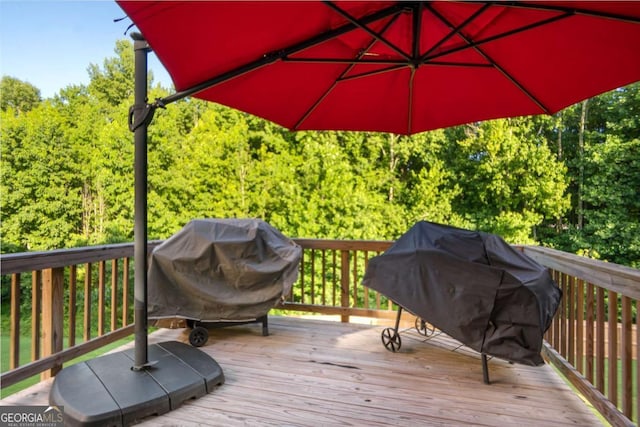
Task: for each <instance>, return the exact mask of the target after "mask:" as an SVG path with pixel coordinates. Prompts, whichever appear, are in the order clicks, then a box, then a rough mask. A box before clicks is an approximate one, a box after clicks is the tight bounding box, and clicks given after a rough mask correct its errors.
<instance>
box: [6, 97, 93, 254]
mask: <svg viewBox="0 0 640 427" xmlns="http://www.w3.org/2000/svg"><path fill="white" fill-rule="evenodd" d="M2 123H3V132H2V134H1V136H0V147H1V150H2V168H1V178H2V183H1V184H0V185H1V193H2V195H3V197H2V199H3V200H2V210H1V211H0V219H1V224H0V227H1V232H2V238H3V246H4V245H5V244H13V245H15V246H17V247H21V248H25V249H28V250H47V249H56V248H63V247H67V246H68V245H69V243H70V242H73V241H74V238H73V236H74V234H75V233H76V231H77V230H78V229H79V225H80V218H81V213H80V191H81V190H80V189H81V182H80V181H79V180H78V176H79V174H78V171H79V168H81V165H80V164H78V161H77V160H78V152H77V151H75V150H74V148H73V147H71V146H70V145H69V144H68V141H67V138H66V137H65V133H64V126H63V123H62V118H61V116H60V114H59V112H58V111H56V109H55V108H54V107H53V106H52V105H51V104H50V103H44V104H42V105H40V106H38V107H37V108H34V109H33V110H31V111H29V112H27V113H25V114H21V115H20V116H18V117H13V116H12V115H11V114H10V113H9V112H2Z"/></svg>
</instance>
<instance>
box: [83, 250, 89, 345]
mask: <svg viewBox="0 0 640 427" xmlns="http://www.w3.org/2000/svg"><path fill="white" fill-rule="evenodd" d="M82 338H83V339H84V342H87V341H89V340H90V339H91V263H90V262H88V263H86V264H85V265H84V334H83V337H82Z"/></svg>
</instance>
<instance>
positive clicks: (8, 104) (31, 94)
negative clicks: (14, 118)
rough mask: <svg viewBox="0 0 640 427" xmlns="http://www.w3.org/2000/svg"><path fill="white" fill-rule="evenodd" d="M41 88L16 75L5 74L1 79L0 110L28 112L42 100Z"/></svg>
mask: <svg viewBox="0 0 640 427" xmlns="http://www.w3.org/2000/svg"><path fill="white" fill-rule="evenodd" d="M41 101H42V98H41V97H40V89H38V88H36V87H35V86H33V85H32V84H31V83H27V82H23V81H21V80H18V79H16V78H15V77H9V76H3V77H2V80H1V81H0V111H7V110H8V109H12V110H14V111H15V112H16V113H26V112H28V111H31V110H32V109H34V108H35V107H36V106H37V105H38V104H39V103H40V102H41Z"/></svg>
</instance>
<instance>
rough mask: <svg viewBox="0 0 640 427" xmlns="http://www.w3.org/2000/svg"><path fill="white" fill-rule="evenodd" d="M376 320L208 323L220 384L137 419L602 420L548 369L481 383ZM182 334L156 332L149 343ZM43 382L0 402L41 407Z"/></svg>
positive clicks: (495, 365)
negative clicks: (396, 342) (383, 335)
mask: <svg viewBox="0 0 640 427" xmlns="http://www.w3.org/2000/svg"><path fill="white" fill-rule="evenodd" d="M383 328H384V326H372V325H362V324H354V323H339V322H331V321H324V320H315V319H314V320H310V319H301V318H294V317H276V316H272V317H270V318H269V332H270V336H268V337H263V336H262V335H261V330H262V328H261V325H259V324H256V325H244V326H234V327H229V328H224V329H212V330H211V331H210V339H209V341H208V343H207V345H206V346H204V347H202V349H203V350H204V351H205V352H207V353H208V354H210V355H211V356H212V357H213V358H214V359H215V360H216V361H217V362H218V363H219V364H220V366H221V367H222V369H223V371H224V374H225V378H226V382H225V384H223V385H222V386H220V387H219V388H217V389H216V390H215V391H214V392H213V393H210V394H208V395H206V396H204V397H202V398H200V399H198V400H194V401H189V402H186V403H185V404H184V405H183V406H182V407H180V408H179V409H177V410H175V411H172V412H170V413H168V414H164V415H162V416H159V417H152V418H149V419H147V420H145V421H144V422H143V423H141V424H140V425H143V426H185V427H186V426H196V425H210V426H313V427H317V426H389V425H393V426H411V427H415V426H441V425H446V426H451V425H455V426H459V425H487V426H507V425H509V426H515V425H522V426H544V425H548V426H551V425H553V426H562V425H574V426H596V425H602V422H601V421H600V419H599V418H598V417H597V416H596V415H594V413H593V411H592V410H591V409H590V408H589V407H588V406H587V405H586V404H585V403H584V402H583V401H582V400H581V399H580V397H579V396H577V395H576V394H575V393H574V392H573V391H572V390H571V389H570V388H569V386H567V385H566V383H565V382H564V381H563V380H562V379H561V378H560V377H559V376H558V375H557V374H556V372H555V371H554V370H553V368H551V367H550V366H548V365H546V366H541V367H527V366H521V365H512V364H509V363H507V362H504V361H501V360H497V359H492V360H490V361H489V374H490V379H491V382H492V384H490V385H485V384H484V383H483V382H482V367H481V362H480V356H479V355H478V354H477V353H475V352H473V351H471V350H469V349H466V348H464V347H463V348H458V347H459V344H458V343H457V342H456V341H454V340H452V339H451V338H449V337H447V336H446V335H444V334H440V335H437V334H436V336H434V337H432V338H430V339H429V340H428V342H424V341H425V338H424V337H422V336H421V335H419V334H418V333H417V332H416V331H415V330H414V329H413V328H407V329H402V330H401V338H402V348H401V350H400V352H398V353H391V352H389V351H387V350H386V349H385V348H384V346H383V345H382V342H381V340H380V332H381V331H382V329H383ZM166 340H179V341H185V342H186V341H188V338H187V333H186V331H185V330H182V329H175V330H169V329H161V330H159V331H157V332H155V333H153V334H152V335H151V337H150V340H149V341H150V343H151V342H156V341H166ZM49 386H50V381H49V382H44V383H40V384H39V385H37V386H34V387H33V388H31V389H29V390H25V391H24V392H22V393H19V394H17V395H14V396H10V397H9V398H7V399H4V400H2V401H0V404H3V405H7V404H33V405H35V404H46V403H47V393H48V388H49Z"/></svg>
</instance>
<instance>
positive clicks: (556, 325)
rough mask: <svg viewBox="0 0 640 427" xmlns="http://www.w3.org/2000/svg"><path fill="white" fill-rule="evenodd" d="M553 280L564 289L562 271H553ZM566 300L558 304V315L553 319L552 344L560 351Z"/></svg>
mask: <svg viewBox="0 0 640 427" xmlns="http://www.w3.org/2000/svg"><path fill="white" fill-rule="evenodd" d="M553 280H555V281H556V283H557V284H558V287H559V288H560V289H562V283H561V281H560V272H559V271H555V270H554V271H553ZM563 304H564V302H561V303H560V305H559V306H558V310H557V311H556V315H555V318H554V321H553V342H552V343H551V345H552V346H553V348H554V349H555V350H556V351H557V352H558V353H560V325H561V324H562V306H563Z"/></svg>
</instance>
